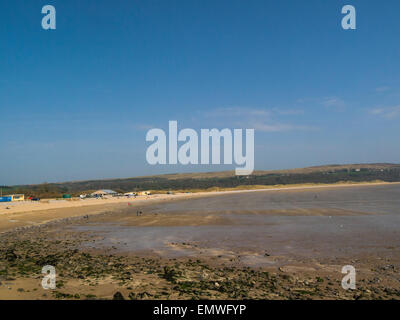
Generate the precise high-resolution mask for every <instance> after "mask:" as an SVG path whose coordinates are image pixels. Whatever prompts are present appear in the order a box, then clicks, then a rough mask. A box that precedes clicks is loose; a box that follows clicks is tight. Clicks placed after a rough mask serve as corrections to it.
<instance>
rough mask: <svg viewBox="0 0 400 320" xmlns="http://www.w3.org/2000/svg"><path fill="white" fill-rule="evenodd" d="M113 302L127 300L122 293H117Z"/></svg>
mask: <svg viewBox="0 0 400 320" xmlns="http://www.w3.org/2000/svg"><path fill="white" fill-rule="evenodd" d="M113 300H125V298H124V296H123V295H122V293H121V292H119V291H117V292H116V293H115V294H114V296H113Z"/></svg>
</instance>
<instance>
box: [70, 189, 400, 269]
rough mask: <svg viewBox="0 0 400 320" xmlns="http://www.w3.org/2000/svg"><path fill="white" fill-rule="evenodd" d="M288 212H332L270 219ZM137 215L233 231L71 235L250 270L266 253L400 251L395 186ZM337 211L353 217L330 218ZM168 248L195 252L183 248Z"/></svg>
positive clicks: (104, 229)
mask: <svg viewBox="0 0 400 320" xmlns="http://www.w3.org/2000/svg"><path fill="white" fill-rule="evenodd" d="M294 209H296V210H297V209H305V211H304V212H307V209H310V210H311V209H313V210H315V209H324V210H325V209H334V211H333V213H334V214H332V215H330V214H329V210H325V211H324V212H326V215H323V216H314V215H286V214H285V213H284V211H283V213H282V212H275V211H273V214H270V213H271V210H294ZM131 210H136V209H135V208H133V209H131ZM143 210H144V211H145V214H151V213H163V214H166V215H168V214H175V215H176V214H182V215H187V214H190V215H193V216H196V215H202V214H217V215H220V216H222V217H227V218H229V220H230V221H232V222H233V223H232V224H228V225H207V226H179V227H176V226H175V227H170V226H154V227H137V226H124V225H122V224H119V223H115V222H114V223H112V222H110V223H102V224H98V223H93V224H90V223H89V224H87V225H84V226H77V227H76V229H77V230H80V231H82V230H84V231H93V232H96V233H98V234H99V235H101V236H102V237H104V239H102V240H98V241H96V242H94V243H88V244H87V246H92V247H111V246H114V247H117V248H118V250H121V251H129V252H139V251H140V252H141V251H149V252H150V251H151V252H153V253H157V254H160V255H163V256H171V257H175V256H182V255H187V256H196V255H198V254H199V252H201V253H202V254H206V255H210V256H212V255H221V254H222V255H229V254H234V253H235V254H241V255H242V256H243V257H244V258H243V259H247V260H248V264H257V265H262V264H269V263H273V262H272V260H271V258H268V257H265V256H264V253H266V252H267V253H268V254H269V255H271V256H296V257H311V256H312V257H330V256H335V257H341V256H348V255H357V254H374V253H375V252H378V251H379V252H382V251H385V250H394V249H396V248H397V250H398V249H399V248H400V185H390V186H368V187H346V188H341V189H338V188H336V189H335V188H330V189H319V190H318V191H317V190H304V191H289V192H288V191H263V192H248V193H236V194H228V195H222V196H216V197H208V198H198V199H191V200H182V201H176V202H169V203H164V204H158V205H151V206H147V207H145V208H144V209H143ZM340 210H347V211H348V210H350V211H354V212H357V213H360V214H357V215H344V216H342V215H337V213H338V212H340ZM268 213H269V214H268ZM362 213H366V214H362ZM127 214H132V212H129V211H127ZM174 243H190V244H197V245H198V247H197V249H195V248H192V247H187V248H182V246H181V247H176V246H174V245H173V244H174ZM199 248H200V249H199ZM199 250H200V251H199Z"/></svg>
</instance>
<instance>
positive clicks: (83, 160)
mask: <svg viewBox="0 0 400 320" xmlns="http://www.w3.org/2000/svg"><path fill="white" fill-rule="evenodd" d="M46 4H51V5H54V6H55V8H56V10H57V29H56V30H53V31H45V30H43V29H42V28H41V19H42V16H43V15H42V14H41V8H42V6H43V5H46ZM345 4H352V5H354V6H355V7H356V9H357V30H349V31H345V30H343V29H342V28H341V18H342V14H341V8H342V6H343V5H345ZM399 15H400V2H399V1H397V0H393V1H389V0H385V1H378V0H368V1H367V0H363V1H361V0H349V1H340V0H329V1H326V0H307V1H298V0H291V1H288V0H279V1H278V0H275V1H269V0H262V1H253V0H246V1H244V0H243V1H235V0H217V1H216V0H201V1H200V0H179V1H178V0H158V1H148V0H141V1H134V0H129V1H128V0H124V1H109V0H91V1H89V0H68V1H58V0H46V1H37V0H29V1H26V0H15V1H11V0H7V1H1V4H0V144H1V149H0V161H1V163H0V185H4V184H23V183H42V182H45V181H47V182H53V181H66V180H83V179H97V178H113V177H132V176H140V175H148V174H158V173H165V172H184V171H185V172H188V171H219V170H226V169H233V168H234V167H235V166H228V167H225V166H212V167H202V166H196V167H193V166H192V167H190V166H189V167H183V166H161V167H160V166H150V165H148V164H147V163H146V159H145V152H146V148H147V146H148V145H149V143H146V141H145V135H146V132H147V130H148V128H151V127H160V128H167V126H168V120H178V126H179V127H180V128H183V127H190V128H194V129H196V130H197V129H200V128H213V127H216V128H219V129H222V128H225V127H227V128H255V129H256V133H255V135H256V138H255V145H256V149H255V167H256V169H281V168H294V167H303V166H310V165H320V164H330V163H364V162H397V163H398V162H400V139H399V136H400V134H399V124H400V76H399V75H400V68H399V67H400V41H399V37H400V19H399Z"/></svg>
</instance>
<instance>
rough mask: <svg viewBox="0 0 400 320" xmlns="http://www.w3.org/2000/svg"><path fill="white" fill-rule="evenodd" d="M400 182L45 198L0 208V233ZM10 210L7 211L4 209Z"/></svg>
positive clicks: (9, 204) (3, 205) (4, 204)
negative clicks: (185, 205) (167, 206)
mask: <svg viewBox="0 0 400 320" xmlns="http://www.w3.org/2000/svg"><path fill="white" fill-rule="evenodd" d="M396 184H400V182H362V183H336V184H321V185H317V184H313V185H293V186H273V187H268V186H266V187H265V188H257V189H240V190H222V191H202V192H195V193H176V194H153V195H150V196H137V197H136V198H133V199H132V198H125V197H124V198H109V199H84V200H81V199H73V200H55V199H46V200H43V202H37V203H36V202H27V201H25V202H15V203H12V202H10V203H3V204H1V205H0V233H4V232H7V231H11V230H14V229H17V228H21V227H29V226H38V225H43V224H46V223H48V222H56V221H59V220H63V219H68V218H75V217H83V216H86V215H97V214H101V213H106V212H108V213H112V212H119V211H121V210H123V209H125V208H126V207H127V206H131V207H138V208H139V207H143V206H147V205H154V204H158V203H163V202H166V201H168V202H170V201H179V200H188V199H196V198H207V197H215V196H222V195H229V194H238V193H251V192H273V191H287V192H290V191H300V192H301V191H302V190H310V189H315V190H318V189H329V188H351V187H368V186H380V185H382V186H384V185H396ZM7 207H8V208H9V209H6V208H7Z"/></svg>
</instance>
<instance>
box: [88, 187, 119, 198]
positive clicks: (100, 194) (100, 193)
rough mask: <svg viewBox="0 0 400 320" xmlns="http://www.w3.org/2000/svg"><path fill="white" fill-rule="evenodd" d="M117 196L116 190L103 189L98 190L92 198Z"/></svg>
mask: <svg viewBox="0 0 400 320" xmlns="http://www.w3.org/2000/svg"><path fill="white" fill-rule="evenodd" d="M116 194H117V192H115V191H114V190H109V189H102V190H97V191H95V192H93V193H92V196H94V197H103V196H112V195H116Z"/></svg>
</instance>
